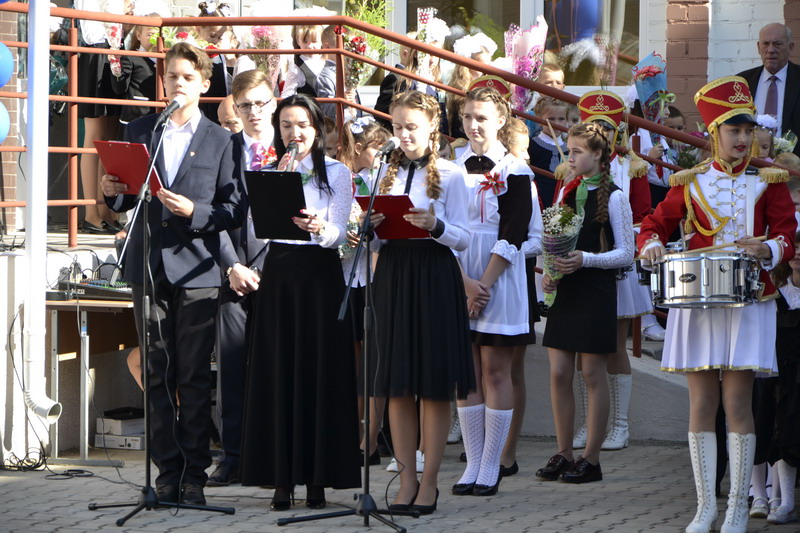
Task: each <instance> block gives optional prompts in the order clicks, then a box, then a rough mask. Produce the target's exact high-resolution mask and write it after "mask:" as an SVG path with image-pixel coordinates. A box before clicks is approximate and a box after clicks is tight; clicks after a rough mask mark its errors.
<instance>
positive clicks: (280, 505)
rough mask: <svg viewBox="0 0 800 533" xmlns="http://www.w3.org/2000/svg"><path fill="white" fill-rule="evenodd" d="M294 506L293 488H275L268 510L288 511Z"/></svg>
mask: <svg viewBox="0 0 800 533" xmlns="http://www.w3.org/2000/svg"><path fill="white" fill-rule="evenodd" d="M292 505H294V487H275V494H273V495H272V501H271V502H270V504H269V508H270V510H272V511H288V510H289V508H290V507H291V506H292Z"/></svg>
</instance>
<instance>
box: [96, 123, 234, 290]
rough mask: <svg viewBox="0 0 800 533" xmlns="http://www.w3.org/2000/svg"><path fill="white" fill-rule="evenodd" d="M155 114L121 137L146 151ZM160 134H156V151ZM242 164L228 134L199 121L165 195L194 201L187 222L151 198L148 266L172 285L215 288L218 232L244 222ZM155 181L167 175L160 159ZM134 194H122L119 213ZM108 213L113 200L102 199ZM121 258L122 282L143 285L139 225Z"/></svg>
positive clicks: (133, 199) (131, 204) (130, 203)
mask: <svg viewBox="0 0 800 533" xmlns="http://www.w3.org/2000/svg"><path fill="white" fill-rule="evenodd" d="M157 118H158V115H155V114H154V115H149V116H146V117H142V118H140V119H138V120H135V121H133V122H131V123H130V124H128V127H127V128H126V131H125V138H126V140H127V141H129V142H137V143H144V144H145V145H146V146H148V148H149V147H150V141H151V139H152V138H153V137H154V134H153V132H152V130H153V126H154V125H155V122H156V119H157ZM162 131H163V130H159V131H158V132H156V133H155V137H156V139H155V141H156V142H155V143H154V144H153V146H155V145H156V144H157V143H158V140H159V138H160V135H161V133H162ZM240 166H241V160H240V158H236V157H234V150H233V141H232V140H231V136H230V133H229V132H228V131H226V130H224V129H222V128H221V127H220V126H217V125H216V124H214V123H213V122H211V121H210V120H208V119H207V118H205V117H202V118H201V119H200V123H199V124H198V126H197V131H196V132H195V134H194V136H193V137H192V140H191V143H190V144H189V149H188V150H187V152H186V155H185V156H184V158H183V160H182V161H181V165H180V167H179V169H178V173H177V174H176V176H175V180H174V181H173V183H172V185H171V186H170V187H169V190H171V191H172V192H175V193H177V194H182V195H184V196H186V197H187V198H189V199H190V200H192V202H194V213H193V214H192V216H191V218H185V217H181V216H176V215H173V214H172V213H170V212H169V210H167V209H166V208H165V207H164V206H163V205H162V203H161V201H160V200H159V199H158V198H157V197H156V196H153V198H152V200H151V202H150V204H149V206H148V209H147V225H148V228H149V230H150V235H151V237H150V254H149V266H150V268H151V269H152V271H153V272H156V270H157V269H158V268H161V267H163V268H164V272H165V274H166V276H167V279H168V280H169V282H170V283H172V284H173V285H175V286H178V287H184V288H200V287H219V286H220V280H221V274H220V264H219V261H220V238H219V232H221V231H225V230H229V229H233V228H237V227H239V226H240V225H241V224H242V221H243V220H244V211H243V209H242V205H241V201H242V200H241V196H242V191H241V168H240ZM156 169H157V170H158V174H159V176H166V170H165V168H164V158H163V155H162V154H161V153H160V152H159V154H158V158H157V159H156ZM136 193H138V191H132V193H131V194H126V195H124V197H123V201H122V203H121V205H120V206H118V207H117V209H116V210H117V211H127V210H128V209H131V208H132V207H134V205H135V203H136ZM105 200H106V203H107V204H108V206H109V207H110V208H111V209H114V208H115V205H116V203H117V202H116V198H110V197H106V198H105ZM137 222H139V223H136V224H134V225H133V227H132V228H131V229H130V232H131V236H130V242H129V244H128V253H127V257H126V258H125V279H126V280H127V281H129V282H131V283H138V284H141V283H142V281H143V279H144V265H143V255H144V249H143V241H142V226H141V223H140V221H137Z"/></svg>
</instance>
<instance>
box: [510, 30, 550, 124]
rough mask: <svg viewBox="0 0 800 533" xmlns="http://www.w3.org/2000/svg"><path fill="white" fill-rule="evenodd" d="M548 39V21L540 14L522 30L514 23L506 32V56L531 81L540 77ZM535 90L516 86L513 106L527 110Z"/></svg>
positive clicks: (515, 69) (518, 71)
mask: <svg viewBox="0 0 800 533" xmlns="http://www.w3.org/2000/svg"><path fill="white" fill-rule="evenodd" d="M546 40H547V22H545V20H544V17H543V16H542V15H539V16H538V17H537V19H536V24H535V25H533V26H531V27H530V28H528V29H527V30H524V31H523V30H522V29H521V28H520V27H519V26H517V25H516V24H512V25H511V26H510V27H509V28H508V31H507V32H506V33H505V46H506V57H510V58H511V64H512V68H513V69H514V70H513V72H514V74H516V75H517V76H522V77H523V78H527V79H529V80H531V81H536V80H537V79H539V72H540V71H541V68H542V63H543V62H544V46H545V41H546ZM533 99H534V92H533V91H531V90H530V89H526V88H525V87H520V86H515V87H514V92H513V94H512V96H511V106H512V107H513V108H514V109H515V110H517V111H525V110H527V109H528V107H529V106H530V105H531V104H532V103H533Z"/></svg>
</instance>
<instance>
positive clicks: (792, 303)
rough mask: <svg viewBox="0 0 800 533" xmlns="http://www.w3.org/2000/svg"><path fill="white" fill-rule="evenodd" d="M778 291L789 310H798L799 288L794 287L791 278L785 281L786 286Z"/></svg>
mask: <svg viewBox="0 0 800 533" xmlns="http://www.w3.org/2000/svg"><path fill="white" fill-rule="evenodd" d="M778 290H779V291H781V294H782V295H783V297H784V298H785V299H786V303H787V304H789V309H800V287H796V286H795V285H794V283H792V278H791V276H789V279H787V280H786V285H784V286H783V287H778Z"/></svg>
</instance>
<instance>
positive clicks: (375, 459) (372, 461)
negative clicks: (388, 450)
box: [358, 449, 381, 466]
mask: <svg viewBox="0 0 800 533" xmlns="http://www.w3.org/2000/svg"><path fill="white" fill-rule="evenodd" d="M358 451H359V452H360V453H361V462H359V463H358V464H360V465H361V466H364V450H361V449H359V450H358ZM379 464H381V454H379V453H378V450H375V451H374V452H372V455H370V456H369V465H370V466H373V465H379Z"/></svg>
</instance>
